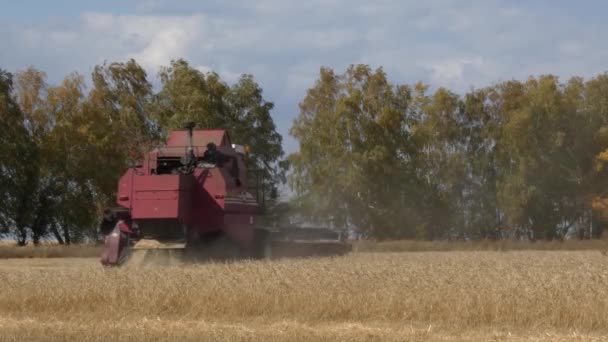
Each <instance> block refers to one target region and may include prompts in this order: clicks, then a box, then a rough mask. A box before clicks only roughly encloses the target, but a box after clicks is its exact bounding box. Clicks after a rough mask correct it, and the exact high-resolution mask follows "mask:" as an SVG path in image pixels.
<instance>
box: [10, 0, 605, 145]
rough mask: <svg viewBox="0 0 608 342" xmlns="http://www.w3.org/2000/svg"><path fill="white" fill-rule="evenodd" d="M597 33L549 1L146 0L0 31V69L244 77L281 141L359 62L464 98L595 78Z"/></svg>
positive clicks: (601, 62)
mask: <svg viewBox="0 0 608 342" xmlns="http://www.w3.org/2000/svg"><path fill="white" fill-rule="evenodd" d="M576 6H584V5H582V4H581V5H576ZM587 6H590V7H592V6H591V5H587ZM597 6H600V5H597ZM603 9H606V8H603ZM601 10H602V9H600V8H596V9H594V8H589V9H588V10H587V12H589V13H593V12H601ZM606 33H608V24H607V23H605V22H603V21H602V22H589V21H586V20H585V18H584V17H580V16H579V17H576V16H574V15H572V13H571V11H570V10H569V9H568V8H559V7H557V6H553V5H552V3H550V2H545V3H544V4H543V3H535V4H528V3H519V4H516V3H514V2H506V1H499V0H468V1H464V0H463V1H452V0H428V1H425V2H422V1H401V0H379V1H374V2H369V1H363V0H361V1H351V0H331V1H325V0H311V1H298V2H296V1H284V0H260V1H255V2H244V1H243V2H238V1H236V2H227V1H223V0H208V1H195V0H183V1H179V2H175V1H170V0H146V1H139V2H138V5H137V9H136V10H135V11H134V12H133V13H130V14H128V15H117V14H111V13H95V12H86V13H83V14H82V15H81V16H80V17H79V18H78V19H70V18H66V19H65V20H63V21H61V23H60V24H57V22H53V21H52V20H51V19H49V20H48V22H44V21H40V22H39V24H36V25H33V24H25V23H23V24H19V23H13V24H8V23H0V34H2V37H3V49H2V50H1V51H0V67H4V68H8V69H10V70H14V69H21V68H25V67H27V66H29V65H35V66H37V67H39V68H41V69H43V70H45V71H47V72H48V74H49V76H50V77H51V79H52V81H58V80H59V79H60V78H61V77H63V76H64V75H66V74H67V73H68V72H71V71H74V70H77V71H80V72H83V73H87V72H88V71H89V70H90V69H91V68H92V66H94V65H95V64H97V63H102V62H103V61H105V60H108V61H115V60H125V59H127V58H131V57H133V58H135V59H136V60H137V61H138V62H139V63H141V64H142V65H143V66H144V67H145V68H146V70H148V72H149V73H150V74H151V75H156V72H157V71H158V67H159V66H161V65H167V64H168V63H169V62H170V60H171V59H176V58H185V59H187V60H188V61H189V62H190V63H191V64H192V65H194V66H197V68H199V70H201V71H207V70H214V71H216V72H218V73H219V74H220V75H221V76H222V77H223V78H225V79H226V80H227V81H229V82H234V81H236V80H237V79H238V76H239V75H240V74H241V73H251V74H253V75H254V76H255V77H256V79H257V80H258V82H260V84H261V86H262V87H263V88H264V90H265V96H266V97H267V98H268V99H269V100H271V101H274V102H276V103H277V110H276V111H275V119H276V120H277V122H279V128H280V130H281V132H282V133H283V134H284V135H286V133H287V131H288V128H289V125H291V121H292V118H293V116H294V115H295V114H296V113H297V110H298V109H297V102H298V101H299V100H301V98H302V96H304V94H305V91H306V88H308V87H310V86H312V85H313V83H314V81H315V79H316V77H317V74H318V70H319V67H320V66H329V67H332V68H335V69H338V71H342V70H343V69H344V68H345V67H347V66H348V65H349V64H352V63H368V64H371V65H372V67H374V68H375V67H379V66H383V67H384V69H385V70H386V71H387V73H388V75H389V77H390V78H391V80H393V81H396V82H401V83H404V82H407V83H412V82H416V81H419V80H421V81H424V82H427V83H430V84H431V85H432V86H434V87H436V86H448V87H450V88H452V89H453V90H455V91H459V92H462V91H465V90H467V89H468V88H469V87H470V86H473V85H474V86H476V87H482V86H485V85H487V84H490V83H492V82H495V81H500V80H504V79H511V78H520V79H521V78H526V77H527V76H528V75H530V74H539V73H547V72H551V73H554V74H557V75H560V76H563V77H569V76H571V75H574V74H578V75H583V76H592V75H593V74H595V73H599V72H603V71H604V69H605V61H606V58H608V47H605V44H604V42H603V41H602V37H604V36H605V35H606ZM288 144H289V142H288Z"/></svg>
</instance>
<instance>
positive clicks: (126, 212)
mask: <svg viewBox="0 0 608 342" xmlns="http://www.w3.org/2000/svg"><path fill="white" fill-rule="evenodd" d="M247 150H248V148H246V147H244V146H239V145H233V144H232V141H231V139H230V136H229V135H228V132H227V131H225V130H194V124H192V123H189V124H187V125H186V126H185V129H184V130H177V131H173V132H171V133H170V135H169V137H168V139H167V143H166V145H165V146H163V147H159V148H156V149H154V150H152V151H150V152H148V153H147V154H145V156H144V158H143V162H142V163H141V165H139V166H137V167H134V168H130V169H128V170H127V171H126V172H125V174H124V175H123V176H122V177H121V178H120V181H119V184H118V194H117V204H118V207H117V208H114V209H111V210H108V211H106V212H105V214H104V218H103V221H102V225H101V228H102V233H104V235H105V245H104V250H103V254H102V258H101V263H102V264H104V265H120V264H122V263H124V262H125V261H127V260H129V259H130V258H132V257H133V255H135V254H143V255H144V258H145V257H146V255H147V254H155V255H156V254H159V253H160V254H171V255H173V254H177V255H181V256H183V257H186V258H189V259H190V258H195V259H198V258H213V259H225V258H230V259H232V258H237V257H245V258H269V257H271V256H309V255H318V254H323V255H328V254H329V255H333V254H343V253H346V252H348V251H349V250H350V245H348V244H346V243H343V242H341V241H339V239H338V235H337V234H336V235H335V237H336V238H335V239H327V234H326V232H323V233H322V234H325V235H324V236H323V239H315V238H314V235H315V232H316V231H317V230H315V229H313V231H312V233H311V234H309V238H308V239H301V238H296V239H290V238H289V236H288V235H289V234H285V233H284V232H281V231H280V230H279V231H276V230H274V231H273V230H270V229H267V228H266V227H263V226H261V225H260V222H259V219H260V217H261V215H263V205H262V203H264V202H263V197H264V191H263V189H262V191H260V190H261V189H260V188H258V187H256V188H255V192H253V193H252V192H251V190H250V189H249V188H248V187H247V184H250V183H251V182H248V179H247V176H248V172H247V169H246V165H245V154H246V153H247ZM255 183H257V184H260V183H261V184H262V186H263V182H259V181H257V182H255ZM318 232H319V233H321V231H320V230H318ZM298 236H300V237H301V236H302V234H300V235H298ZM311 237H312V238H311ZM294 251H297V252H296V253H295V255H294V253H293V252H294Z"/></svg>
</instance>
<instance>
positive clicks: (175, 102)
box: [151, 60, 285, 195]
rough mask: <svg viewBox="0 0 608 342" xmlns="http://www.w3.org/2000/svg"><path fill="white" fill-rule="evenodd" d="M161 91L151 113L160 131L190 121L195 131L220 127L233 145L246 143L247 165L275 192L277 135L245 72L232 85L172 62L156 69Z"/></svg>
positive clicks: (280, 170) (279, 169)
mask: <svg viewBox="0 0 608 342" xmlns="http://www.w3.org/2000/svg"><path fill="white" fill-rule="evenodd" d="M160 79H161V82H162V89H161V90H160V92H159V93H158V94H157V95H156V97H155V101H154V104H153V106H152V110H151V112H152V113H153V118H154V119H155V120H156V122H158V125H159V126H160V127H162V129H163V131H164V132H165V133H168V132H170V131H171V130H173V129H179V128H182V127H183V125H184V123H185V122H188V121H192V122H194V123H195V124H196V127H197V128H199V129H226V130H228V131H229V133H230V135H231V137H232V138H233V140H234V142H235V143H238V144H242V145H248V146H250V147H251V151H252V152H251V153H250V154H248V156H247V159H248V160H247V162H248V164H249V168H250V169H259V170H261V171H262V175H261V177H262V178H263V179H264V182H265V186H266V188H267V189H268V191H267V192H266V193H267V194H269V195H270V194H272V193H273V192H276V188H277V186H278V184H279V183H281V181H283V179H284V172H285V165H284V163H281V160H280V159H281V157H282V156H283V148H282V146H281V143H282V138H281V135H280V134H279V133H278V132H277V131H276V126H275V124H274V121H273V119H272V116H271V115H270V111H271V110H272V109H273V107H274V105H273V103H272V102H268V101H266V100H265V99H264V98H263V94H262V88H261V87H260V86H259V85H258V84H257V83H256V82H255V80H254V79H253V77H252V76H251V75H243V76H241V78H240V79H239V81H238V82H237V83H236V84H234V85H233V86H229V85H228V84H226V83H225V82H223V81H222V80H221V79H220V77H219V75H218V74H216V73H213V72H209V73H207V74H204V73H202V72H200V71H199V70H197V69H195V68H192V67H191V66H190V65H189V64H188V63H187V62H186V61H184V60H177V61H173V62H172V63H171V65H170V66H168V67H163V68H161V72H160Z"/></svg>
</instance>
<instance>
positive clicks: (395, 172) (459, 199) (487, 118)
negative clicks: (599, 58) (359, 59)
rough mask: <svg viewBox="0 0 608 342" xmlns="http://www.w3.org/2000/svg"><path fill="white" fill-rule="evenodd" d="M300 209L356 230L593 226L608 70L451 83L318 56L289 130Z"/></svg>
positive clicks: (592, 232) (516, 231)
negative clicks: (340, 65) (394, 76)
mask: <svg viewBox="0 0 608 342" xmlns="http://www.w3.org/2000/svg"><path fill="white" fill-rule="evenodd" d="M291 133H292V135H293V136H294V137H295V138H296V139H297V140H298V141H299V143H300V150H299V151H298V152H297V153H294V154H292V155H291V156H290V160H291V162H292V165H293V174H292V178H291V184H292V185H293V187H294V188H295V190H296V191H297V194H298V205H299V207H300V208H301V209H302V213H303V215H305V216H307V217H309V218H311V219H314V220H317V221H323V222H331V223H332V224H333V225H334V226H335V227H337V228H343V229H347V228H351V227H357V229H356V230H357V232H358V233H359V234H360V235H362V236H364V237H376V238H380V239H395V238H398V239H410V238H426V239H437V238H444V237H446V236H448V235H458V236H460V237H464V236H468V237H472V238H475V237H477V238H502V237H504V236H505V235H509V236H511V237H518V236H520V237H521V236H525V237H528V238H532V239H554V238H560V239H561V238H563V237H564V235H565V234H566V232H567V230H568V228H570V227H575V228H576V230H577V231H578V234H579V236H580V237H598V236H599V235H600V234H601V231H602V219H605V218H604V217H603V214H604V212H605V211H606V210H605V209H606V204H605V202H604V198H605V194H606V190H607V189H608V187H607V184H606V182H607V180H608V177H607V175H608V174H607V173H606V172H607V170H606V162H607V161H608V152H607V151H608V150H607V148H608V74H602V75H599V76H597V77H595V78H593V79H591V80H588V81H584V80H583V79H581V78H572V79H570V80H569V81H568V82H567V83H565V84H564V83H560V82H559V80H558V79H557V77H554V76H541V77H538V78H530V79H528V80H527V81H525V82H520V81H507V82H503V83H499V84H496V85H493V86H490V87H487V88H482V89H477V90H471V91H469V92H468V93H466V94H464V95H462V96H459V95H457V94H455V93H453V92H450V91H449V90H447V89H443V88H439V89H437V90H436V91H434V92H430V91H429V88H428V87H427V86H425V85H423V84H415V85H413V86H409V85H400V84H392V83H390V82H389V81H388V77H387V75H386V74H385V73H384V72H383V70H382V69H377V70H372V69H370V68H369V67H368V66H364V65H357V66H351V67H350V68H348V70H347V71H346V72H345V73H344V74H337V73H335V72H334V71H333V70H331V69H327V68H322V69H321V73H320V75H319V78H318V80H317V82H316V84H315V85H314V86H313V87H312V88H311V89H309V90H308V93H307V95H306V98H305V99H304V100H303V101H302V102H301V104H300V114H299V116H298V118H297V119H296V121H295V124H294V126H293V128H292V130H291Z"/></svg>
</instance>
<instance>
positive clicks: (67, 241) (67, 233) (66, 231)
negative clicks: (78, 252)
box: [63, 224, 72, 245]
mask: <svg viewBox="0 0 608 342" xmlns="http://www.w3.org/2000/svg"><path fill="white" fill-rule="evenodd" d="M63 238H64V240H65V244H66V245H70V244H71V243H72V240H71V239H70V230H69V229H68V226H67V225H66V224H64V225H63Z"/></svg>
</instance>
